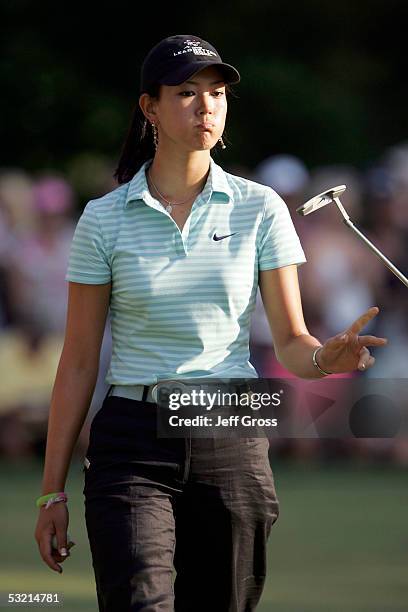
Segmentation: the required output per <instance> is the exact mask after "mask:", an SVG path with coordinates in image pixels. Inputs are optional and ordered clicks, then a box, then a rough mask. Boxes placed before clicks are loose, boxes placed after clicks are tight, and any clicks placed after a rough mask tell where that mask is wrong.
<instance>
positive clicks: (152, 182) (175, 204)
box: [149, 168, 200, 213]
mask: <svg viewBox="0 0 408 612" xmlns="http://www.w3.org/2000/svg"><path fill="white" fill-rule="evenodd" d="M149 178H150V182H151V184H152V185H153V187H154V189H155V191H157V193H158V194H159V196H160V197H161V199H162V200H164V201H165V202H166V204H167V206H165V209H166V210H167V212H168V213H171V211H172V210H173V206H181V205H182V204H185V203H186V202H188V200H190V199H191V196H190V197H188V198H187V199H186V200H183V202H173V204H172V203H171V202H169V200H166V198H165V197H164V195H163V194H162V193H160V191H159V190H158V189H157V187H156V185H155V184H154V181H153V179H152V174H151V172H150V168H149ZM198 193H200V192H198ZM196 195H197V194H196Z"/></svg>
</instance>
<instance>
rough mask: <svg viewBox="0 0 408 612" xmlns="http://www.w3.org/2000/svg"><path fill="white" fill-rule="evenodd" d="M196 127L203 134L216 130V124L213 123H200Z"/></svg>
mask: <svg viewBox="0 0 408 612" xmlns="http://www.w3.org/2000/svg"><path fill="white" fill-rule="evenodd" d="M196 127H197V128H198V129H199V130H202V131H203V132H211V131H212V130H213V128H214V124H213V123H199V124H197V125H196Z"/></svg>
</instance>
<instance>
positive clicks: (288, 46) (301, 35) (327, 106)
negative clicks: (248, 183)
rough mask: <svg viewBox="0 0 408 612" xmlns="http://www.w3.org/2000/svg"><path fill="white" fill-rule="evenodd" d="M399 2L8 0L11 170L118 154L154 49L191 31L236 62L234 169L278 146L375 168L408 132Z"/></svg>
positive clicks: (4, 133) (5, 81)
mask: <svg viewBox="0 0 408 612" xmlns="http://www.w3.org/2000/svg"><path fill="white" fill-rule="evenodd" d="M407 13H408V5H407V4H406V3H405V2H403V1H399V0H370V1H368V0H361V1H360V2H350V1H349V0H346V1H344V2H342V3H329V2H327V1H323V0H302V1H299V2H286V1H284V0H274V2H270V1H266V0H257V1H255V2H251V3H248V2H244V1H242V0H238V1H237V2H235V3H233V4H232V3H223V4H222V3H218V2H217V3H215V2H214V3H211V2H207V3H206V5H205V7H203V6H202V5H200V4H189V5H184V4H174V3H166V5H164V6H163V5H160V8H158V7H157V8H155V9H153V7H152V6H151V5H147V4H145V5H143V4H140V3H138V4H136V3H132V2H117V3H115V4H112V3H109V4H108V3H104V2H100V3H98V4H94V3H89V4H86V3H82V4H79V3H75V2H74V3H70V4H56V3H51V2H49V1H48V0H45V1H43V2H41V3H35V2H33V1H28V0H14V1H11V0H10V1H5V0H0V23H1V38H0V48H1V56H0V57H1V59H0V80H1V84H2V89H3V95H2V96H1V98H0V115H1V128H0V129H1V132H0V134H1V143H2V147H1V153H0V155H1V159H0V165H1V166H7V167H11V166H18V167H24V168H25V169H27V170H30V171H36V170H39V169H41V168H43V167H55V168H57V169H61V170H64V171H68V169H69V168H72V166H73V165H74V166H75V164H76V161H75V160H76V158H77V156H80V155H84V154H86V155H97V156H102V158H108V159H111V160H113V164H115V163H116V161H117V159H118V155H119V152H120V148H121V145H122V142H123V139H124V136H125V134H126V131H127V126H128V122H129V119H130V115H131V110H132V107H133V105H134V103H135V100H136V99H137V95H138V81H139V69H140V64H141V61H142V59H143V57H144V55H145V53H146V52H147V51H148V50H149V49H150V47H151V46H152V45H153V44H155V43H156V42H157V41H159V40H160V39H161V38H163V37H165V36H168V35H171V34H175V33H191V34H197V35H199V36H202V37H203V38H205V39H207V40H209V41H211V42H212V43H213V44H214V45H215V46H216V47H217V48H218V49H219V51H220V52H221V54H222V56H223V58H224V60H225V61H228V62H230V63H232V64H234V65H236V66H237V67H238V69H239V70H240V72H241V75H242V81H241V83H240V84H239V85H238V86H236V87H235V92H236V95H237V97H236V98H232V99H231V101H230V116H229V122H228V129H227V133H228V139H229V141H230V143H231V144H230V146H229V147H228V149H227V150H226V151H225V152H224V153H222V158H223V159H225V162H226V163H227V164H234V165H235V164H241V165H249V166H253V165H254V164H256V163H257V162H258V161H260V160H261V159H262V158H264V157H265V156H267V155H271V154H274V153H285V152H286V153H292V154H295V155H299V156H300V157H301V158H302V159H303V160H304V161H305V162H306V164H307V165H309V166H313V165H316V164H322V163H344V162H347V163H354V164H356V165H360V166H363V165H366V164H367V163H369V162H370V161H371V160H374V159H375V158H376V157H377V156H379V155H380V154H381V153H382V152H383V150H384V148H385V147H387V146H389V145H390V144H393V143H395V142H399V141H401V140H403V139H405V138H406V136H407V127H408V126H407V122H408V119H407V113H406V112H405V99H406V89H407V83H406V80H405V78H403V75H404V74H405V72H404V71H403V61H404V57H405V53H404V50H403V44H404V43H403V37H402V36H398V35H397V34H396V32H397V27H398V24H401V23H404V22H405V23H406V18H407Z"/></svg>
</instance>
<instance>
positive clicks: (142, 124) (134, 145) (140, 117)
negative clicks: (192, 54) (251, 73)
mask: <svg viewBox="0 0 408 612" xmlns="http://www.w3.org/2000/svg"><path fill="white" fill-rule="evenodd" d="M225 91H226V93H227V94H229V95H233V96H234V97H236V96H235V95H234V93H233V91H232V89H231V85H229V84H226V86H225ZM147 93H148V94H149V95H150V96H151V97H153V98H158V97H159V94H160V85H155V86H154V87H153V88H152V89H151V90H150V91H149V92H147ZM224 139H225V132H224ZM227 142H228V141H227ZM154 153H155V149H154V144H153V133H152V127H151V125H150V123H149V122H148V121H147V119H146V117H145V116H144V114H143V111H142V109H141V108H140V106H139V102H137V104H136V106H135V108H134V109H133V115H132V119H131V121H130V125H129V129H128V132H127V135H126V139H125V143H124V145H123V147H122V151H121V154H120V158H119V163H118V167H117V168H116V170H115V172H114V174H113V178H115V179H116V180H117V182H118V183H119V184H120V185H122V184H123V183H127V182H129V181H131V180H132V178H133V177H134V176H135V174H136V172H137V171H138V170H139V169H140V168H141V166H142V165H143V164H144V163H145V162H146V161H147V160H148V159H152V158H153V157H154Z"/></svg>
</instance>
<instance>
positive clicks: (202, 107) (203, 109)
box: [199, 96, 214, 114]
mask: <svg viewBox="0 0 408 612" xmlns="http://www.w3.org/2000/svg"><path fill="white" fill-rule="evenodd" d="M213 110H214V100H213V99H212V97H211V96H201V97H200V101H199V112H200V114H207V113H212V112H213Z"/></svg>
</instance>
